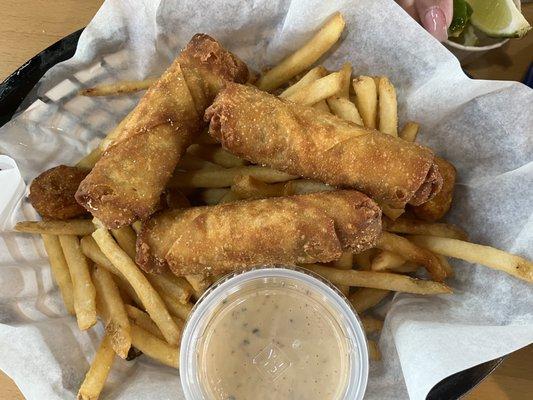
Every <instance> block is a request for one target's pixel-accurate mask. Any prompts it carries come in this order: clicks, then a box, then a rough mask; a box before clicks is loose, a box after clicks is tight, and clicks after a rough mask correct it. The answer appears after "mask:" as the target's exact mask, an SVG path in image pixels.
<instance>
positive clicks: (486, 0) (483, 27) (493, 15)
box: [467, 0, 531, 37]
mask: <svg viewBox="0 0 533 400" xmlns="http://www.w3.org/2000/svg"><path fill="white" fill-rule="evenodd" d="M467 1H468V3H469V4H470V6H471V7H472V10H473V11H474V12H473V13H472V16H471V17H470V22H471V23H472V25H474V26H475V27H476V28H477V29H479V30H480V31H482V32H484V33H485V34H487V35H488V36H492V37H522V36H524V35H525V34H526V33H527V31H529V30H530V29H531V25H529V23H528V22H527V21H526V19H525V18H524V16H523V15H522V13H521V12H520V11H519V10H518V8H516V5H515V3H514V2H513V0H467Z"/></svg>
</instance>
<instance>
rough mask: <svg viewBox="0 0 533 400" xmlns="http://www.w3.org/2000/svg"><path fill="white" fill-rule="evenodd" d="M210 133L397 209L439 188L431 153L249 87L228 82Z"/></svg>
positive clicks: (253, 156)
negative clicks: (358, 191) (360, 192)
mask: <svg viewBox="0 0 533 400" xmlns="http://www.w3.org/2000/svg"><path fill="white" fill-rule="evenodd" d="M205 118H206V119H210V120H211V123H210V127H209V133H210V134H211V135H212V136H213V137H215V138H216V139H217V140H218V141H219V142H220V143H221V144H222V146H223V147H224V148H225V149H227V150H229V151H230V152H232V153H233V154H235V155H237V156H239V157H242V158H245V159H247V160H249V161H252V162H254V163H258V164H262V165H268V166H270V167H273V168H275V169H279V170H282V171H285V172H288V173H290V174H294V175H300V176H303V177H306V178H312V179H317V180H319V181H321V182H324V183H327V184H330V185H333V186H340V187H349V188H355V189H357V190H360V191H362V192H364V193H366V194H368V195H369V196H370V197H372V198H374V199H376V200H378V201H380V202H383V203H385V204H388V205H390V206H392V207H394V208H403V207H404V206H405V204H406V203H410V204H414V205H418V204H422V203H424V202H426V201H428V200H429V199H431V198H432V197H433V196H434V195H435V194H436V193H438V192H439V190H440V189H441V186H442V178H441V176H440V173H439V172H438V167H437V165H436V163H435V156H434V154H433V152H432V151H431V150H430V149H428V148H426V147H423V146H420V145H418V144H416V143H410V142H407V141H405V140H402V139H399V138H397V137H393V136H391V135H386V134H383V133H381V132H378V131H376V130H373V129H368V128H363V127H361V126H358V125H355V124H353V123H351V122H348V121H344V120H341V119H340V118H337V117H336V116H334V115H331V114H329V113H326V112H322V111H320V110H317V109H315V108H312V107H307V106H303V105H300V104H296V103H293V102H291V101H290V100H286V99H281V98H276V97H275V96H272V95H270V94H268V93H265V92H262V91H260V90H258V89H255V88H253V87H250V86H244V85H238V84H228V85H227V87H226V88H225V89H224V90H223V91H221V92H220V93H219V94H218V96H217V98H216V99H215V101H214V103H213V105H212V106H211V107H209V108H208V110H207V111H206V113H205Z"/></svg>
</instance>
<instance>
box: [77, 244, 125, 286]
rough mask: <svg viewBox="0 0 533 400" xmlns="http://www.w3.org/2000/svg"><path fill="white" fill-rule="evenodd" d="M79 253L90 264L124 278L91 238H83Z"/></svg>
mask: <svg viewBox="0 0 533 400" xmlns="http://www.w3.org/2000/svg"><path fill="white" fill-rule="evenodd" d="M80 245H81V251H82V253H83V254H84V255H85V257H87V258H88V259H90V260H91V261H92V262H94V263H95V264H98V265H100V266H102V267H104V268H106V269H107V270H108V271H109V272H111V273H113V274H115V275H117V276H120V277H122V278H123V277H124V276H123V275H122V273H121V272H120V271H119V270H118V269H116V268H115V266H114V265H113V264H112V263H111V261H109V259H108V258H107V257H106V256H105V254H104V253H102V250H100V247H98V244H97V243H96V242H95V240H94V239H93V237H92V236H84V237H82V238H81V240H80Z"/></svg>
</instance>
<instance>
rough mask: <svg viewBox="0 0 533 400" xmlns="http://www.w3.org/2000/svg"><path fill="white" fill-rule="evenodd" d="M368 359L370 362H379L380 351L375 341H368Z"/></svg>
mask: <svg viewBox="0 0 533 400" xmlns="http://www.w3.org/2000/svg"><path fill="white" fill-rule="evenodd" d="M367 343H368V357H370V359H371V360H372V361H381V351H380V350H379V346H378V343H377V342H376V341H375V340H368V341H367Z"/></svg>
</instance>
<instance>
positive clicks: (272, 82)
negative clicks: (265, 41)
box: [256, 12, 346, 91]
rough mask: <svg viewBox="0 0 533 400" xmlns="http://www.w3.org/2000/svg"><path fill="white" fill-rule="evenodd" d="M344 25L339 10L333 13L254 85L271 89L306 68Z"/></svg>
mask: <svg viewBox="0 0 533 400" xmlns="http://www.w3.org/2000/svg"><path fill="white" fill-rule="evenodd" d="M345 25H346V23H345V21H344V18H343V17H342V15H341V14H340V13H339V12H336V13H335V14H333V15H332V16H331V18H329V19H328V20H327V21H326V23H325V24H324V25H323V26H322V27H321V28H320V30H319V31H318V32H317V33H316V34H315V35H314V36H313V37H312V38H311V39H310V40H309V41H308V42H307V43H305V44H304V45H303V46H302V47H301V48H300V49H298V50H296V51H295V52H294V53H292V54H291V55H290V56H288V57H287V58H285V59H284V60H283V61H282V62H281V63H280V64H278V65H277V66H275V67H274V68H272V69H271V70H270V71H268V72H267V73H266V74H264V75H263V76H262V77H261V78H259V80H258V81H257V84H256V86H257V87H258V88H259V89H261V90H266V91H271V90H272V89H276V88H278V87H280V86H281V85H283V84H284V83H286V82H288V81H289V79H291V78H293V77H295V76H296V75H298V74H299V73H301V72H303V71H305V70H307V69H308V68H309V67H310V66H311V65H313V64H314V63H315V62H316V61H317V60H318V59H319V58H320V57H322V55H324V53H326V52H327V51H328V50H329V49H330V48H331V47H332V46H333V45H334V44H335V43H336V42H337V41H338V40H339V38H340V36H341V33H342V31H343V30H344V26H345Z"/></svg>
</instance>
